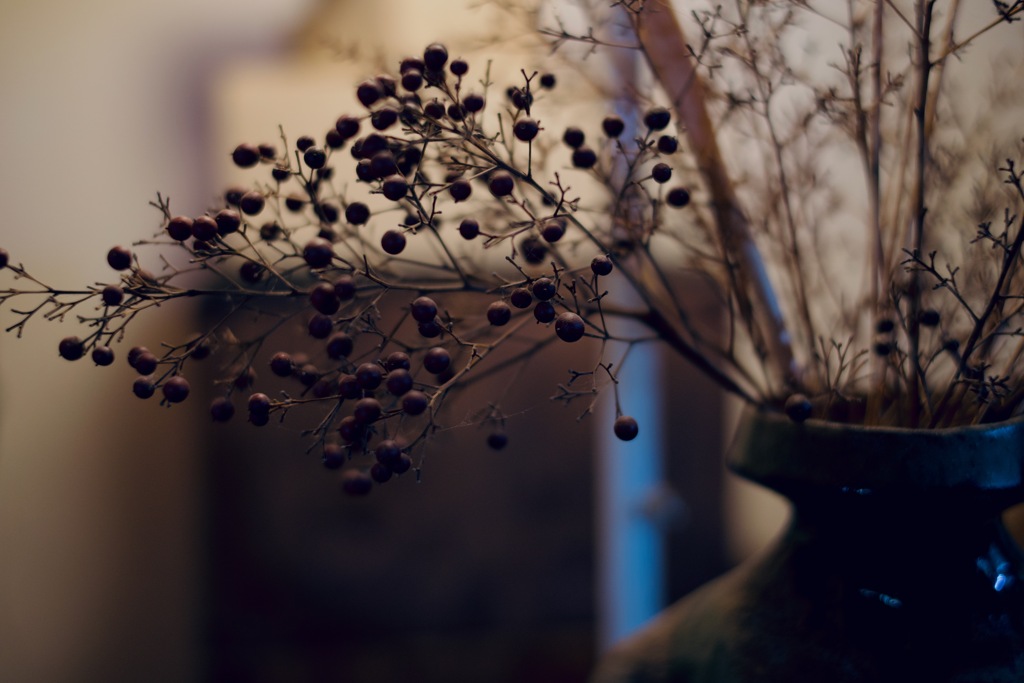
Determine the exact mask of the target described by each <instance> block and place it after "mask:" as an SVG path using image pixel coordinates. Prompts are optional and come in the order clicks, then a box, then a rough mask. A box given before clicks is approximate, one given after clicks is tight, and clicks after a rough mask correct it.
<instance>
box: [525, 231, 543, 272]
mask: <svg viewBox="0 0 1024 683" xmlns="http://www.w3.org/2000/svg"><path fill="white" fill-rule="evenodd" d="M519 248H520V249H521V250H522V252H523V258H524V259H526V262H527V263H530V264H533V265H539V264H541V263H544V259H545V258H547V255H548V247H547V245H546V244H544V242H542V241H541V240H540V239H538V238H537V237H534V236H533V235H529V236H528V237H526V238H525V239H524V240H523V241H522V242H520V243H519Z"/></svg>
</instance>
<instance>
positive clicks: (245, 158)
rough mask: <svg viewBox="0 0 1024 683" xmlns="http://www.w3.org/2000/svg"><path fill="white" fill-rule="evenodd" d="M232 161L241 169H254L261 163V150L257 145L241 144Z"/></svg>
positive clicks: (232, 156) (232, 154) (232, 155)
mask: <svg viewBox="0 0 1024 683" xmlns="http://www.w3.org/2000/svg"><path fill="white" fill-rule="evenodd" d="M231 160H232V161H234V162H235V165H236V166H238V167H239V168H252V167H253V166H255V165H256V164H258V163H259V161H260V150H259V148H258V147H256V146H255V145H247V144H241V145H239V146H238V147H235V151H233V152H232V153H231Z"/></svg>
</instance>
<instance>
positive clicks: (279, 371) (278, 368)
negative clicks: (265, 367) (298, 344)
mask: <svg viewBox="0 0 1024 683" xmlns="http://www.w3.org/2000/svg"><path fill="white" fill-rule="evenodd" d="M270 371H271V372H272V373H274V374H275V375H277V376H278V377H291V375H292V357H291V356H290V355H289V354H287V353H285V352H284V351H280V352H278V353H275V354H274V356H273V358H271V359H270Z"/></svg>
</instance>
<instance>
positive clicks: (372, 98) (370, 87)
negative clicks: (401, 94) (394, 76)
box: [356, 80, 383, 107]
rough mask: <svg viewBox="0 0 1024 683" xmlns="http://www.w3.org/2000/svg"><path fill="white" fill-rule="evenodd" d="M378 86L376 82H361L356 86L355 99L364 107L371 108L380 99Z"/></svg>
mask: <svg viewBox="0 0 1024 683" xmlns="http://www.w3.org/2000/svg"><path fill="white" fill-rule="evenodd" d="M382 94H383V93H381V91H380V86H378V85H377V81H370V80H367V81H363V82H362V83H360V84H359V85H358V86H356V98H357V99H358V100H359V103H360V104H362V105H363V106H364V107H371V106H373V105H374V103H376V102H377V100H379V99H380V98H381V95H382Z"/></svg>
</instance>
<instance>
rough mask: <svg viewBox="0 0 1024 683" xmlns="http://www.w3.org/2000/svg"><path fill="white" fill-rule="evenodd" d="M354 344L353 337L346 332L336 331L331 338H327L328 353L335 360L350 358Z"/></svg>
mask: <svg viewBox="0 0 1024 683" xmlns="http://www.w3.org/2000/svg"><path fill="white" fill-rule="evenodd" d="M354 346H355V344H354V343H353V341H352V337H350V336H349V335H347V334H345V333H344V332H335V333H334V334H333V335H331V338H330V339H328V340H327V355H328V356H329V357H330V358H332V359H333V360H341V359H342V358H348V357H349V355H351V353H352V349H353V348H354Z"/></svg>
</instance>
